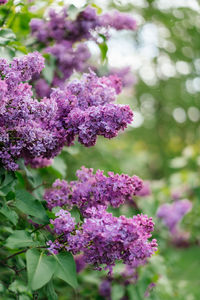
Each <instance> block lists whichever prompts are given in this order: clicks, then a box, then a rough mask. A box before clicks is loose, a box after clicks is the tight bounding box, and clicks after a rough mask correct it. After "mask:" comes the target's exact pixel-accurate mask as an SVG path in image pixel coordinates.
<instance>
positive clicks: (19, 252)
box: [5, 248, 28, 260]
mask: <svg viewBox="0 0 200 300" xmlns="http://www.w3.org/2000/svg"><path fill="white" fill-rule="evenodd" d="M27 250H28V248H27V249H23V250H21V251H18V252H16V253H14V254H12V255H10V256H8V257H6V258H5V260H9V259H11V258H13V257H15V256H16V255H19V254H21V253H24V252H26V251H27Z"/></svg>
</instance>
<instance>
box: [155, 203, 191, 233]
mask: <svg viewBox="0 0 200 300" xmlns="http://www.w3.org/2000/svg"><path fill="white" fill-rule="evenodd" d="M191 209H192V203H191V202H190V201H189V200H187V199H183V200H179V201H176V202H174V203H172V204H163V205H161V206H160V207H159V209H158V212H157V216H158V218H160V219H162V220H163V223H164V224H165V225H166V226H167V227H168V229H169V230H170V232H171V233H172V234H174V233H176V231H177V225H178V223H179V222H180V221H181V219H182V218H183V217H184V215H185V214H187V213H188V212H189V211H190V210H191Z"/></svg>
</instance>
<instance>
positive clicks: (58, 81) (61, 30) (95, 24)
mask: <svg viewBox="0 0 200 300" xmlns="http://www.w3.org/2000/svg"><path fill="white" fill-rule="evenodd" d="M67 10H68V9H67V8H64V9H63V10H61V11H60V12H59V13H57V12H55V11H53V10H51V11H50V13H49V20H42V19H32V20H31V23H30V27H31V30H32V35H33V36H34V37H35V38H36V39H37V41H38V42H40V43H42V45H43V48H44V50H43V51H44V52H45V53H49V54H51V55H53V56H54V57H55V58H56V69H55V73H54V78H53V81H52V83H51V86H52V87H63V86H64V84H65V81H66V79H68V78H69V77H70V76H71V74H72V73H73V71H74V70H76V71H79V72H82V71H84V70H86V69H87V67H88V63H87V62H88V59H89V58H90V52H89V49H88V47H87V45H86V44H85V43H84V41H85V40H90V39H95V37H94V34H93V33H94V31H97V32H100V31H101V30H103V28H104V31H105V35H108V32H107V31H108V29H109V28H110V27H113V28H115V29H117V30H122V29H126V30H135V29H136V22H135V20H134V19H133V18H132V17H130V16H128V15H126V14H122V13H119V12H115V13H114V14H112V13H111V14H105V15H102V16H98V15H97V14H96V10H95V9H94V8H92V7H90V6H87V7H86V8H85V9H84V10H82V11H81V12H79V14H78V15H77V17H76V19H75V20H71V19H70V17H69V16H68V11H67ZM106 32H107V33H106ZM97 36H98V34H97ZM52 42H54V44H53V45H52ZM77 42H78V44H77ZM124 71H125V73H127V70H124ZM124 71H123V72H122V73H121V75H123V74H124ZM120 77H122V76H120ZM123 77H124V76H123ZM127 81H128V83H130V76H127V78H126V79H124V82H125V83H127ZM124 82H123V83H124ZM35 88H36V92H37V94H38V96H39V97H44V96H49V94H50V86H49V88H48V84H47V82H46V81H45V80H44V79H39V80H37V81H36V83H35Z"/></svg>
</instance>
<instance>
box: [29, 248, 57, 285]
mask: <svg viewBox="0 0 200 300" xmlns="http://www.w3.org/2000/svg"><path fill="white" fill-rule="evenodd" d="M26 262H27V272H28V284H29V286H30V287H31V289H32V290H38V289H40V288H41V287H42V286H44V285H45V284H46V283H47V282H49V280H51V278H52V276H53V274H54V272H55V270H56V261H55V260H54V258H53V256H47V255H46V254H45V253H44V251H43V252H41V253H40V252H39V251H38V250H37V249H30V250H28V251H27V252H26Z"/></svg>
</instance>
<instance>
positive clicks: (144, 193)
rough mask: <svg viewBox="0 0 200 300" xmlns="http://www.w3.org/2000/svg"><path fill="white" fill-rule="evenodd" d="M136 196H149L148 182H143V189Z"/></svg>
mask: <svg viewBox="0 0 200 300" xmlns="http://www.w3.org/2000/svg"><path fill="white" fill-rule="evenodd" d="M136 195H137V196H140V197H147V196H150V195H151V188H150V182H149V181H143V187H142V189H141V190H140V191H138V192H137V193H136Z"/></svg>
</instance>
